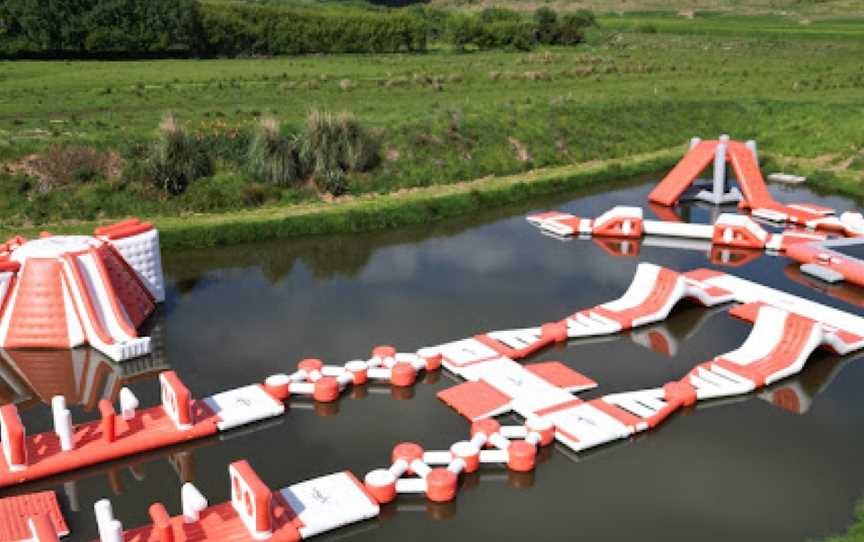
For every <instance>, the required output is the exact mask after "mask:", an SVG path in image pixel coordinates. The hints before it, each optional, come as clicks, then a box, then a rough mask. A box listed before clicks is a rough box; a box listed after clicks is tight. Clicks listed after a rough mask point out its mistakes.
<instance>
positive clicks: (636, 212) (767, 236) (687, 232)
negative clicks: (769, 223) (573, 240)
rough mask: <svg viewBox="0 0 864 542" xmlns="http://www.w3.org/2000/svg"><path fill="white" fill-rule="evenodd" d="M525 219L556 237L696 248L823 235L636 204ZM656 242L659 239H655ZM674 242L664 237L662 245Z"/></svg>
mask: <svg viewBox="0 0 864 542" xmlns="http://www.w3.org/2000/svg"><path fill="white" fill-rule="evenodd" d="M526 220H528V222H529V223H531V224H533V225H535V226H537V227H539V228H540V229H541V230H542V231H544V232H549V233H551V234H554V235H556V236H559V237H570V236H574V235H578V236H583V237H584V236H594V237H601V238H602V237H608V238H616V239H640V238H642V237H643V236H645V237H653V238H657V239H669V240H671V239H681V240H683V241H685V243H683V245H684V246H685V248H686V241H696V242H702V243H705V244H704V245H699V248H703V249H704V248H710V247H728V248H740V249H755V250H770V251H774V252H785V251H786V250H787V249H788V248H789V247H790V246H792V245H796V244H799V243H807V242H813V241H823V240H825V239H826V238H827V236H826V235H824V234H822V233H819V232H816V231H813V230H806V229H796V228H790V229H786V230H785V231H783V232H782V233H770V232H768V231H767V230H765V228H763V227H762V226H761V225H760V224H759V223H758V222H756V221H755V220H753V219H752V218H750V217H748V216H745V215H736V214H731V213H723V214H721V215H720V216H719V217H717V220H716V221H715V222H714V224H686V223H680V222H667V221H664V220H651V219H645V218H643V213H642V209H641V208H640V207H624V206H619V207H614V208H612V209H610V210H608V211H606V212H605V213H603V214H602V215H600V216H599V217H597V218H596V219H589V218H579V217H576V216H574V215H571V214H568V213H561V212H555V211H553V212H547V213H539V214H534V215H529V216H528V217H526ZM658 244H659V243H658ZM666 245H670V246H675V244H674V243H672V242H671V241H666V243H665V244H664V246H666Z"/></svg>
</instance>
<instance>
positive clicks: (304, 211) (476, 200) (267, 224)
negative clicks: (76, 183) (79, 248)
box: [0, 148, 682, 248]
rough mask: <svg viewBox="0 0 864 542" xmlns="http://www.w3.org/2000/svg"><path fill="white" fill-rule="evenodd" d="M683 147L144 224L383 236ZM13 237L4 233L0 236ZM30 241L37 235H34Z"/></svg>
mask: <svg viewBox="0 0 864 542" xmlns="http://www.w3.org/2000/svg"><path fill="white" fill-rule="evenodd" d="M681 152H682V148H673V149H665V150H661V151H656V152H650V153H644V154H640V155H636V156H632V157H629V158H622V159H612V160H604V161H594V162H587V163H580V164H573V165H566V166H556V167H550V168H542V169H536V170H532V171H528V172H525V173H520V174H517V175H509V176H503V177H494V176H493V177H486V178H481V179H476V180H473V181H466V182H460V183H455V184H449V185H441V186H433V187H426V188H416V189H411V190H405V191H401V192H396V193H392V194H388V195H365V196H360V197H347V198H340V199H337V200H336V201H335V202H332V203H324V202H316V203H308V204H299V205H294V206H289V207H284V206H274V207H264V208H260V209H255V210H249V211H241V212H229V213H210V214H197V215H187V216H182V217H176V216H174V217H172V216H155V217H145V218H147V219H148V220H153V221H155V222H156V224H157V226H158V227H159V230H160V232H161V236H162V243H163V247H172V248H173V247H185V248H191V247H207V246H215V245H230V244H237V243H245V242H250V241H261V240H265V239H274V238H280V237H291V236H300V235H315V234H327V233H345V232H359V231H369V230H378V229H385V228H393V227H398V226H407V225H413V224H421V223H428V222H432V221H437V220H443V219H446V218H450V217H455V216H459V215H465V214H469V213H472V212H475V211H478V210H481V209H484V208H492V207H498V206H502V205H506V204H511V203H516V202H520V201H525V200H528V199H530V198H534V197H537V196H541V195H544V194H552V193H556V192H564V191H568V190H573V189H577V188H582V187H586V186H589V185H591V184H597V183H602V182H605V181H614V180H618V179H622V178H626V177H629V176H634V175H638V174H642V173H648V172H652V171H659V170H663V169H666V168H668V167H670V166H671V165H672V164H674V163H675V161H676V160H678V159H679V158H680V155H681ZM96 225H97V223H96V222H76V223H71V222H70V223H66V224H57V225H56V226H57V228H58V231H59V230H60V229H62V231H64V232H81V233H85V232H89V231H92V229H93V228H94V227H95V226H96ZM11 233H13V232H12V231H3V230H2V229H0V235H10V234H11ZM26 233H29V234H30V235H34V234H35V233H37V232H36V231H35V230H31V231H28V232H26Z"/></svg>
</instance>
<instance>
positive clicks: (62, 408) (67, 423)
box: [51, 395, 72, 452]
mask: <svg viewBox="0 0 864 542" xmlns="http://www.w3.org/2000/svg"><path fill="white" fill-rule="evenodd" d="M51 414H52V415H53V418H54V433H56V434H57V438H58V439H60V449H61V450H63V451H64V452H65V451H67V450H71V449H72V413H71V412H69V409H68V408H66V398H65V397H63V396H62V395H55V396H54V397H52V398H51Z"/></svg>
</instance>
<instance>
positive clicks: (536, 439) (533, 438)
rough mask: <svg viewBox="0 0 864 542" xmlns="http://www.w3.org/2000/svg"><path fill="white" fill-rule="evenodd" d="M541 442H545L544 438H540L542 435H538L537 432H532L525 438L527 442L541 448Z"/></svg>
mask: <svg viewBox="0 0 864 542" xmlns="http://www.w3.org/2000/svg"><path fill="white" fill-rule="evenodd" d="M541 440H543V437H542V436H540V433H537V432H536V431H531V432H530V433H528V435H527V436H526V437H525V442H528V443H531V444H533V445H534V446H540V441H541Z"/></svg>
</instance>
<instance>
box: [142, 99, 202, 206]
mask: <svg viewBox="0 0 864 542" xmlns="http://www.w3.org/2000/svg"><path fill="white" fill-rule="evenodd" d="M147 165H148V168H149V172H150V175H151V177H152V179H153V183H154V184H155V185H156V186H157V187H158V188H160V189H161V190H163V191H165V192H166V193H169V194H175V195H176V194H182V193H183V192H184V191H185V190H186V188H187V187H188V186H189V184H191V183H192V182H193V181H195V180H196V179H200V178H201V177H207V176H209V175H211V174H212V173H213V160H212V158H211V157H210V155H209V154H208V153H207V151H206V149H205V148H204V145H203V144H202V143H201V141H199V140H198V139H196V138H195V136H193V135H192V134H190V133H189V132H188V131H187V130H186V128H184V127H183V126H182V125H181V124H179V123H178V122H177V119H176V118H175V117H174V115H172V114H170V113H169V114H167V115H165V117H164V118H163V119H162V122H161V123H160V124H159V134H158V136H157V138H156V141H154V142H153V144H152V146H151V147H150V154H149V156H148V157H147Z"/></svg>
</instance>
